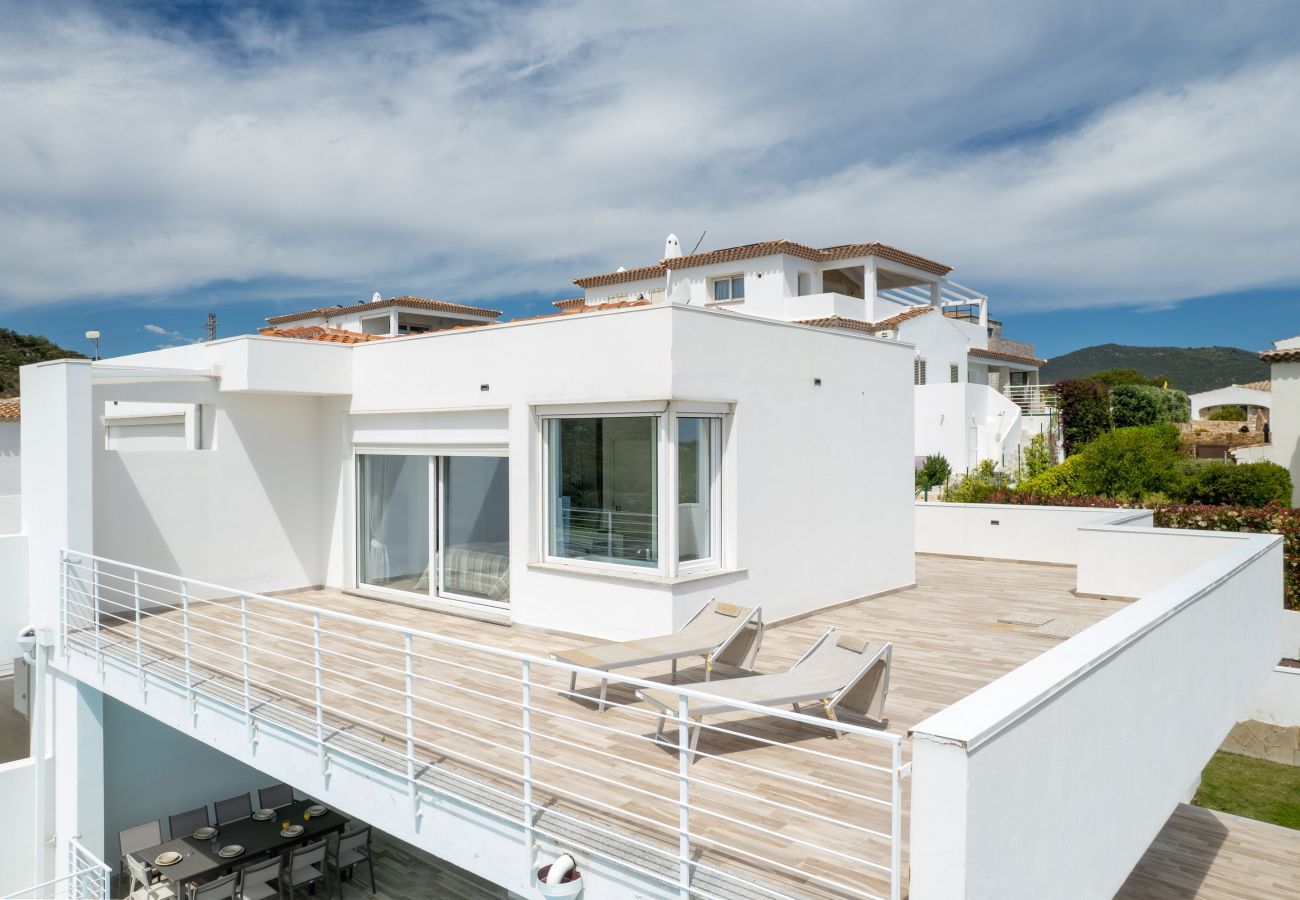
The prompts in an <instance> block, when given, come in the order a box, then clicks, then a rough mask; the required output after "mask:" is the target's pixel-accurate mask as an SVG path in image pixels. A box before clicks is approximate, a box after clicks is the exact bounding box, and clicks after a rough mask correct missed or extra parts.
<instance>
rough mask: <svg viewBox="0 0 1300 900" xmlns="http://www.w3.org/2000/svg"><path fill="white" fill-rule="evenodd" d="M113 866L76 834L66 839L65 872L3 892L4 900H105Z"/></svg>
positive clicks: (107, 896)
mask: <svg viewBox="0 0 1300 900" xmlns="http://www.w3.org/2000/svg"><path fill="white" fill-rule="evenodd" d="M111 874H112V870H111V869H109V867H108V866H107V865H105V864H104V863H103V862H101V861H100V860H99V858H98V857H97V856H95V854H93V853H91V852H90V851H89V850H87V849H86V848H85V847H84V846H82V844H81V841H79V840H77V838H75V837H74V838H70V839H69V840H68V872H67V874H66V875H60V876H59V877H58V878H51V879H50V880H49V881H43V882H41V883H40V884H37V885H33V886H32V887H29V888H26V889H24V890H21V891H18V892H17V893H16V894H6V895H5V897H4V900H108V898H109V896H110V894H109V879H110V876H111Z"/></svg>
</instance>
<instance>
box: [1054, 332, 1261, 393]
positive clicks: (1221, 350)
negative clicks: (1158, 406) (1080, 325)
mask: <svg viewBox="0 0 1300 900" xmlns="http://www.w3.org/2000/svg"><path fill="white" fill-rule="evenodd" d="M1105 369H1137V370H1138V372H1139V373H1141V374H1142V375H1145V376H1147V377H1149V378H1150V377H1155V376H1157V375H1164V376H1166V377H1168V378H1169V382H1170V385H1171V386H1172V387H1176V388H1180V389H1181V390H1184V391H1187V393H1189V394H1195V393H1198V392H1200V391H1209V390H1213V389H1214V388H1221V387H1227V386H1228V385H1230V384H1249V383H1250V382H1252V381H1264V380H1267V378H1268V377H1269V367H1268V363H1266V362H1264V361H1263V360H1261V359H1260V358H1259V353H1257V352H1256V351H1253V350H1242V349H1241V348H1239V347H1132V346H1128V345H1126V344H1098V345H1096V346H1095V347H1084V348H1082V349H1079V350H1075V351H1073V352H1071V353H1065V354H1063V355H1061V356H1057V357H1054V358H1052V359H1049V360H1048V361H1047V365H1045V366H1043V368H1042V369H1041V371H1040V372H1039V377H1040V379H1041V380H1042V382H1043V383H1044V384H1053V383H1055V382H1057V381H1066V380H1069V379H1072V378H1083V377H1085V376H1088V375H1095V374H1096V373H1098V372H1101V371H1103V370H1105Z"/></svg>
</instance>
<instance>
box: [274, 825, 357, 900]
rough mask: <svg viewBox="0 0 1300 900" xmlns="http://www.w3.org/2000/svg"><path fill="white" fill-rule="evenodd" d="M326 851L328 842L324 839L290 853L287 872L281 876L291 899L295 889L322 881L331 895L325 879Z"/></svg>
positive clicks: (327, 893)
mask: <svg viewBox="0 0 1300 900" xmlns="http://www.w3.org/2000/svg"><path fill="white" fill-rule="evenodd" d="M325 850H326V841H325V840H324V839H322V840H319V841H316V842H314V843H311V844H307V845H306V846H303V847H299V848H298V849H297V850H293V851H291V852H290V853H289V864H288V866H286V869H287V871H285V872H284V873H283V874H282V875H281V876H280V885H281V887H283V888H285V890H286V892H287V893H288V895H289V897H293V892H294V889H295V888H300V887H306V886H308V885H313V884H316V883H317V882H320V881H324V882H325V894H326V896H328V895H329V881H328V880H326V878H325V872H326V869H325ZM340 893H342V892H341V891H340Z"/></svg>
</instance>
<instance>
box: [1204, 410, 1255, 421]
mask: <svg viewBox="0 0 1300 900" xmlns="http://www.w3.org/2000/svg"><path fill="white" fill-rule="evenodd" d="M1210 421H1211V422H1244V421H1246V407H1244V406H1220V407H1219V408H1218V409H1216V410H1215V411H1214V412H1212V413H1210Z"/></svg>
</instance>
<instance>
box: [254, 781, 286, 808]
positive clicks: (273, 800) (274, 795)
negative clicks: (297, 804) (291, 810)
mask: <svg viewBox="0 0 1300 900" xmlns="http://www.w3.org/2000/svg"><path fill="white" fill-rule="evenodd" d="M292 802H293V788H291V787H289V785H287V784H273V785H271V786H270V787H264V788H261V789H260V790H258V792H257V805H258V807H260V808H261V809H279V808H280V807H282V806H288V805H289V804H290V803H292Z"/></svg>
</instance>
